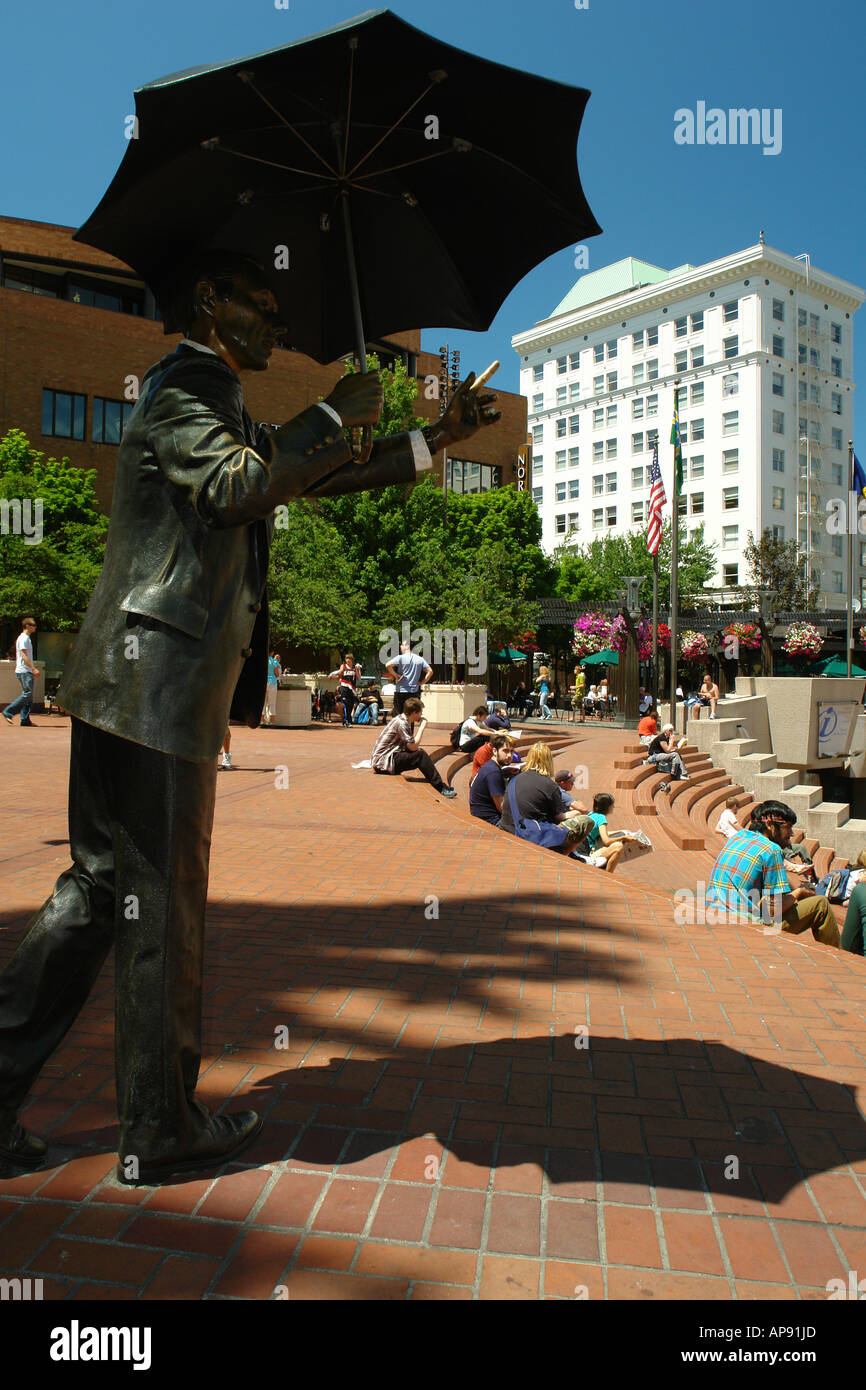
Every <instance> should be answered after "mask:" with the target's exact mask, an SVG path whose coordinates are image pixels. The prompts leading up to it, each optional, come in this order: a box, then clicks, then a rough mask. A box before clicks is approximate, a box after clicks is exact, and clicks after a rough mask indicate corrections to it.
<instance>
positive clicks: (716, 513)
mask: <svg viewBox="0 0 866 1390" xmlns="http://www.w3.org/2000/svg"><path fill="white" fill-rule="evenodd" d="M864 297H866V296H864V291H863V290H861V289H859V288H858V287H857V286H856V285H852V284H849V283H848V282H847V281H846V280H841V279H839V278H838V277H837V276H835V275H830V274H828V273H827V272H825V271H822V270H817V269H815V267H814V266H812V265H810V263H809V259H808V257H803V256H789V255H787V254H786V253H785V252H783V251H775V250H773V249H772V247H769V246H766V245H764V244H763V242H761V243H760V244H758V245H757V246H751V247H749V248H748V249H747V250H745V251H738V252H736V253H735V254H734V255H731V256H725V257H723V258H722V259H721V260H717V261H711V262H710V263H709V264H707V265H702V266H691V265H684V266H678V267H677V269H675V270H670V271H668V270H662V269H660V268H659V267H658V266H653V265H648V264H646V262H644V261H638V260H635V259H634V258H632V257H628V258H627V259H626V260H624V261H619V262H617V263H616V264H615V265H610V266H606V267H605V268H604V269H602V270H597V271H593V272H591V273H589V274H586V275H583V276H581V278H580V279H579V280H578V281H577V283H576V284H575V286H574V288H573V289H572V290H571V292H570V293H569V294H568V295H566V297H565V299H564V300H563V301H562V303H561V304H559V305H557V307H556V308H555V309H554V311H553V313H552V314H551V315H550V317H549V318H546V319H542V320H541V321H540V322H539V323H537V324H536V325H535V327H534V328H531V329H529V330H528V331H527V332H524V333H518V334H517V335H516V336H515V337H514V338H513V339H512V346H513V347H514V348H515V350H516V351H517V353H518V354H519V355H520V362H521V372H520V377H521V391H522V393H523V394H524V395H525V396H526V397H527V400H528V405H529V427H530V430H531V433H532V439H533V450H532V453H533V463H532V494H533V498H534V500H535V502H536V504H537V506H538V508H539V511H540V513H541V517H542V522H543V538H542V539H543V543H544V545H545V546H546V548H547V549H548V550H554V549H556V548H557V547H559V546H561V545H563V544H567V545H582V544H586V543H587V542H588V541H590V540H592V539H593V538H594V537H596V536H604V535H611V536H617V535H623V534H625V533H626V532H628V531H631V530H634V529H638V528H642V527H643V526H644V524H645V521H646V513H647V507H648V503H649V481H650V462H651V459H652V447H653V441H654V439H655V438H656V437H658V440H659V461H660V464H661V469H662V477H663V479H664V485H665V492H666V495H667V498H668V506H667V507H666V509H665V515H666V516H670V499H671V497H672V493H673V447H672V445H671V443H670V435H671V422H672V418H673V403H674V386H675V383H676V382H678V383H679V414H680V426H681V434H682V442H683V461H684V468H683V474H684V476H683V497H682V498H681V501H680V514H681V516H682V517H683V521H682V522H681V530H680V535H681V538H684V537H685V535H686V533H688V534H691V533H693V532H694V531H695V530H696V529H697V527H698V526H699V525H700V524H701V523H703V527H704V536H705V538H706V539H707V540H708V541H711V542H714V543H715V545H716V546H717V550H716V560H717V570H716V573H715V575H714V578H713V580H712V581H711V586H712V587H714V588H727V587H729V586H733V585H735V584H739V583H746V582H747V581H748V579H749V570H748V566H747V564H746V561H745V559H744V549H745V546H746V544H747V541H748V536H749V532H751V533H753V534H754V535H755V536H756V537H760V535H761V533H762V531H764V530H765V529H767V528H769V529H770V530H771V531H772V533H773V535H774V536H776V537H778V538H779V539H782V540H796V541H798V542H799V543H800V547H801V554H802V555H803V560H804V565H805V566H806V567H807V568H808V570H809V571H810V572H811V573H812V575H813V577H814V582H815V583H816V584H818V585H819V586H820V589H821V592H822V595H826V599H822V600H821V601H822V602H825V603H826V604H828V605H829V606H830V607H834V606H836V607H838V606H840V604H841V602H842V600H840V598H839V596H840V595H842V594H844V593H845V592H846V591H847V584H846V580H845V561H844V556H845V537H844V536H840V535H831V534H829V532H828V529H827V525H826V522H827V503H828V501H829V499H830V498H832V497H845V496H846V491H847V471H848V441H849V439H851V438H852V437H853V435H852V431H853V423H854V412H853V399H854V383H853V381H852V379H851V377H852V370H853V368H852V361H853V315H854V313H855V312H856V310H857V309H858V308H859V307H860V305H861V304H862V303H863V300H864ZM854 564H855V585H856V588H855V595H857V596H859V597H861V600H862V601H863V602H864V603H866V540H863V539H862V538H861V537H860V536H857V537H856V538H855V557H854Z"/></svg>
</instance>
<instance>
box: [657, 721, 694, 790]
mask: <svg viewBox="0 0 866 1390" xmlns="http://www.w3.org/2000/svg"><path fill="white" fill-rule="evenodd" d="M647 762H650V763H655V765H656V767H657V769H658V771H659V772H667V773H670V774H672V776H674V777H675V778H677V779H678V780H680V781H686V782H687V781H688V777H689V774H688V772H687V771H686V765H685V763H684V762H683V760H682V758H681V757H680V755H679V752H678V751H677V747H676V744H675V742H674V726H673V724H664V725H663V726H662V729H661V732H660V733H658V734H656V736H655V738H654V739H653V740H652V742H651V743H650V744H649V746H648V747H647Z"/></svg>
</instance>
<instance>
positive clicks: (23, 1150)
mask: <svg viewBox="0 0 866 1390" xmlns="http://www.w3.org/2000/svg"><path fill="white" fill-rule="evenodd" d="M47 1150H48V1146H47V1144H46V1143H45V1141H44V1140H43V1139H40V1138H39V1137H38V1135H36V1134H30V1133H28V1131H27V1130H26V1129H22V1127H21V1125H20V1124H19V1123H18V1121H17V1120H14V1119H13V1120H11V1121H8V1122H7V1123H5V1124H0V1161H2V1162H5V1163H14V1164H15V1165H16V1166H17V1167H18V1168H39V1167H40V1165H41V1164H42V1161H43V1159H44V1158H45V1154H46V1152H47Z"/></svg>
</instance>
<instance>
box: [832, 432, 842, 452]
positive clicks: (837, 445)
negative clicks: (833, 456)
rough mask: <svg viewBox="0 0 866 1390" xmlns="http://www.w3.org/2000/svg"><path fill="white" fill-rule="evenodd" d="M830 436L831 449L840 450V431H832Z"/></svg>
mask: <svg viewBox="0 0 866 1390" xmlns="http://www.w3.org/2000/svg"><path fill="white" fill-rule="evenodd" d="M831 434H832V436H833V448H834V449H841V448H842V431H841V430H837V429H834V430H831Z"/></svg>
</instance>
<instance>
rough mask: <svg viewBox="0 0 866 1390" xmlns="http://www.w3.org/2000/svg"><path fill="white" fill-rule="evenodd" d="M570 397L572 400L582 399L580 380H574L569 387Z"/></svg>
mask: <svg viewBox="0 0 866 1390" xmlns="http://www.w3.org/2000/svg"><path fill="white" fill-rule="evenodd" d="M568 399H569V400H570V401H579V400H580V382H579V381H573V382H572V383H571V385H570V386H569V388H568Z"/></svg>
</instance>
